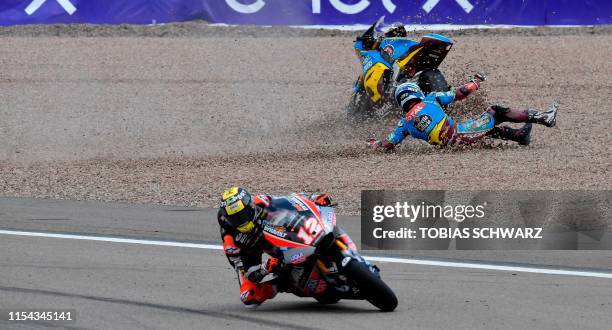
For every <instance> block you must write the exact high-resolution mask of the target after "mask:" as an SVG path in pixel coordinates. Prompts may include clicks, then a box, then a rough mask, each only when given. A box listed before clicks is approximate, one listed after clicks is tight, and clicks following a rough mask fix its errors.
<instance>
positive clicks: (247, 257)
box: [217, 194, 333, 305]
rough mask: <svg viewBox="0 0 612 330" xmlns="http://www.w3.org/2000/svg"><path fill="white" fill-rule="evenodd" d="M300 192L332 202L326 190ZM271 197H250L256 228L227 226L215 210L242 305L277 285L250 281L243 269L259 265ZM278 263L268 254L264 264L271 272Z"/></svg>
mask: <svg viewBox="0 0 612 330" xmlns="http://www.w3.org/2000/svg"><path fill="white" fill-rule="evenodd" d="M302 195H303V196H304V197H306V198H308V199H310V200H312V201H313V202H314V203H315V204H317V205H319V206H331V205H332V204H333V202H332V200H331V198H330V197H329V195H327V194H315V195H312V196H308V195H305V194H302ZM273 198H274V197H272V196H268V195H257V196H254V197H253V200H254V202H255V205H257V207H258V208H259V210H258V213H257V218H256V219H255V224H256V228H255V230H254V231H253V232H251V233H248V234H243V233H241V232H239V231H237V230H236V229H234V228H232V227H231V226H229V225H228V222H227V221H226V219H225V218H224V216H223V215H222V213H221V212H219V213H218V214H217V220H218V221H219V226H220V227H221V239H222V240H223V251H224V252H225V256H226V257H227V259H228V261H229V263H230V264H231V265H232V267H234V269H235V270H236V273H237V275H238V282H239V284H240V300H242V302H243V303H244V304H245V305H259V304H261V303H262V302H264V301H265V300H267V299H271V298H273V297H274V296H275V295H276V293H277V289H276V288H275V287H274V286H273V285H272V284H270V283H267V282H266V283H256V282H252V281H249V279H247V278H246V277H245V273H246V272H247V271H248V269H249V268H251V267H253V266H257V265H261V263H262V255H263V253H264V251H263V247H262V244H261V243H262V242H261V239H262V235H263V228H262V220H263V219H265V218H266V217H267V215H268V210H267V208H268V206H269V205H270V203H271V202H272V201H273ZM278 264H279V260H278V259H276V258H273V257H270V258H268V261H267V262H266V264H265V270H266V271H268V272H270V273H273V272H274V268H275V267H276V266H277V265H278Z"/></svg>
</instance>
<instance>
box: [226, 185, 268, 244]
mask: <svg viewBox="0 0 612 330" xmlns="http://www.w3.org/2000/svg"><path fill="white" fill-rule="evenodd" d="M219 211H220V213H221V215H222V216H223V217H224V219H225V222H226V223H227V224H228V225H229V226H230V227H232V228H235V229H236V230H237V231H239V232H241V233H243V234H248V233H251V232H253V231H255V230H256V223H255V221H256V220H257V215H258V213H259V212H258V207H257V205H255V202H254V201H253V197H252V196H251V194H249V192H248V191H246V189H243V188H239V187H231V188H229V189H227V190H226V191H224V192H223V197H222V198H221V203H220V205H219Z"/></svg>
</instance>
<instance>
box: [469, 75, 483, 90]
mask: <svg viewBox="0 0 612 330" xmlns="http://www.w3.org/2000/svg"><path fill="white" fill-rule="evenodd" d="M485 80H487V76H485V75H484V74H483V73H476V74H475V75H474V77H473V78H472V79H471V80H470V82H473V83H474V84H476V89H479V88H480V83H481V82H483V81H485Z"/></svg>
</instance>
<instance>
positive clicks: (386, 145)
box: [367, 137, 395, 151]
mask: <svg viewBox="0 0 612 330" xmlns="http://www.w3.org/2000/svg"><path fill="white" fill-rule="evenodd" d="M367 142H368V145H369V146H370V148H372V149H374V150H376V151H391V150H393V149H394V148H395V145H394V144H393V143H391V142H389V141H387V140H382V141H380V140H376V138H375V137H371V138H370V139H369V140H368V141H367Z"/></svg>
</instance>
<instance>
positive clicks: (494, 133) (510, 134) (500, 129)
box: [489, 123, 531, 146]
mask: <svg viewBox="0 0 612 330" xmlns="http://www.w3.org/2000/svg"><path fill="white" fill-rule="evenodd" d="M489 135H490V136H491V137H492V138H494V139H502V140H510V141H514V142H518V144H520V145H522V146H528V145H529V143H530V142H531V123H527V124H525V125H524V126H523V127H521V128H518V129H514V128H510V127H506V126H495V127H494V128H493V129H492V130H491V133H490V134H489Z"/></svg>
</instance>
